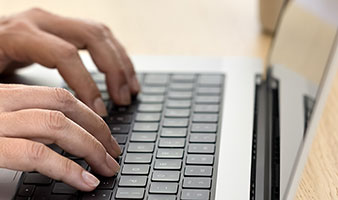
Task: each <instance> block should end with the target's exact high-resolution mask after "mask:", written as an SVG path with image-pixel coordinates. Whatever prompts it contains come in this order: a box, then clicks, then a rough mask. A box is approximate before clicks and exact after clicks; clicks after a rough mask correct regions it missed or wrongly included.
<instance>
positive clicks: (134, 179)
mask: <svg viewBox="0 0 338 200" xmlns="http://www.w3.org/2000/svg"><path fill="white" fill-rule="evenodd" d="M146 185H147V176H121V178H120V182H119V186H124V187H144V186H146Z"/></svg>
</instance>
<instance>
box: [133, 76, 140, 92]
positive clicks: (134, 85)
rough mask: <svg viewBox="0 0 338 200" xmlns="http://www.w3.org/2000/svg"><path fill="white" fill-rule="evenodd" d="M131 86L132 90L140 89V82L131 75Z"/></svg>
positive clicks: (137, 90)
mask: <svg viewBox="0 0 338 200" xmlns="http://www.w3.org/2000/svg"><path fill="white" fill-rule="evenodd" d="M131 87H133V90H134V92H139V91H140V84H139V83H138V80H137V78H136V76H133V78H132V79H131Z"/></svg>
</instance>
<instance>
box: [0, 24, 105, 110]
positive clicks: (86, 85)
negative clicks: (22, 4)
mask: <svg viewBox="0 0 338 200" xmlns="http://www.w3.org/2000/svg"><path fill="white" fill-rule="evenodd" d="M6 26H10V27H9V28H7V29H8V32H9V33H10V30H12V31H13V34H6V35H5V36H4V37H1V38H0V43H1V47H2V48H3V49H4V51H5V53H6V55H7V56H8V57H10V58H11V59H12V60H15V61H17V62H37V63H39V64H41V65H44V66H47V67H50V68H57V69H58V71H59V73H60V74H61V76H62V77H63V78H64V79H65V81H66V82H67V84H68V85H69V86H70V87H71V88H72V89H73V90H74V91H75V92H76V93H77V95H78V96H79V98H80V99H81V100H82V101H83V102H85V103H86V104H87V105H88V106H89V107H90V108H92V109H93V110H95V111H96V112H97V113H98V114H100V115H106V114H107V112H106V109H105V106H104V103H103V101H102V99H101V96H100V92H99V90H98V88H97V86H96V84H95V82H94V80H93V79H92V78H91V76H90V73H89V72H88V71H87V69H86V68H85V67H84V65H83V63H82V61H81V59H80V56H79V54H78V52H77V48H76V47H75V46H74V45H72V44H70V43H68V42H66V41H64V40H62V39H60V38H58V37H56V36H54V35H51V34H48V33H46V32H42V31H40V30H38V29H36V28H34V27H32V26H31V25H29V24H27V23H26V22H22V21H19V22H15V23H12V24H8V25H6ZM18 30H20V31H18ZM23 30H24V31H23ZM14 32H15V34H14ZM17 32H18V33H17Z"/></svg>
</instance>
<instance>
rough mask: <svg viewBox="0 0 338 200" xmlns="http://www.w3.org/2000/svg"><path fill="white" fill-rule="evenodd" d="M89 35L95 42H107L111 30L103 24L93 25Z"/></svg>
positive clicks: (90, 27)
mask: <svg viewBox="0 0 338 200" xmlns="http://www.w3.org/2000/svg"><path fill="white" fill-rule="evenodd" d="M89 33H90V36H91V38H92V39H94V40H106V39H107V38H108V34H109V33H110V30H109V28H108V27H107V26H106V25H104V24H102V23H93V24H91V25H90V26H89Z"/></svg>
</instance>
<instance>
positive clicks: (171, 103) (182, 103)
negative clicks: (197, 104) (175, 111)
mask: <svg viewBox="0 0 338 200" xmlns="http://www.w3.org/2000/svg"><path fill="white" fill-rule="evenodd" d="M190 106H191V100H168V101H167V107H168V108H190Z"/></svg>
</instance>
